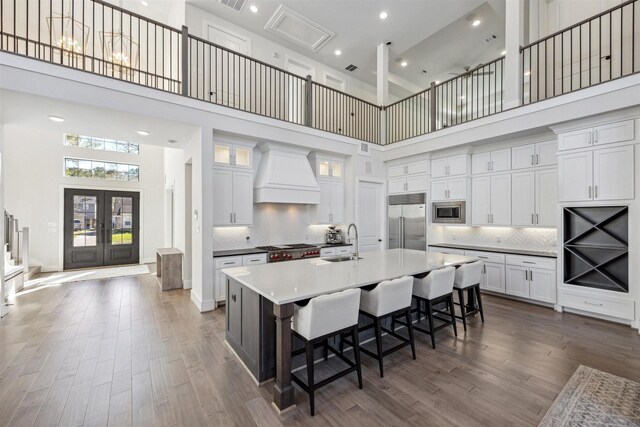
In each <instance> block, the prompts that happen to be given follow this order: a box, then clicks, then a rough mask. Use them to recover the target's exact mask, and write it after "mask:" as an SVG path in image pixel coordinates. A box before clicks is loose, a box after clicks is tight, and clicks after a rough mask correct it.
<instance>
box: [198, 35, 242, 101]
mask: <svg viewBox="0 0 640 427" xmlns="http://www.w3.org/2000/svg"><path fill="white" fill-rule="evenodd" d="M207 32H208V34H207V37H208V38H209V41H211V42H213V43H215V44H217V45H218V46H222V47H224V48H227V49H229V50H231V51H233V52H238V53H241V54H243V55H250V54H251V51H250V50H251V49H250V41H249V39H247V38H245V37H243V36H241V35H240V34H236V33H234V32H233V31H230V30H227V29H225V28H220V27H215V26H213V25H209V27H208V31H207ZM201 55H202V56H203V60H204V61H209V60H211V61H216V62H215V63H216V64H221V65H220V66H219V67H215V68H214V71H215V73H216V75H210V76H202V77H201V80H200V81H202V82H203V84H204V85H207V84H212V85H213V87H207V88H206V90H207V91H210V92H211V93H212V95H211V100H212V101H213V102H217V103H222V104H224V105H228V106H232V107H235V108H238V107H240V106H244V105H246V104H247V101H248V98H247V95H246V94H244V97H245V99H241V98H240V96H241V94H240V90H239V88H240V87H242V86H241V85H240V84H239V85H232V86H233V87H231V86H230V85H229V81H233V82H235V81H236V80H234V79H233V77H231V76H230V74H229V73H230V71H229V67H227V66H226V65H229V64H236V65H235V68H233V67H232V69H233V71H234V74H235V76H242V75H246V70H245V61H237V59H236V58H237V57H236V56H235V55H231V54H229V53H226V52H224V51H222V50H220V49H217V50H216V54H215V56H216V58H211V59H209V58H208V56H209V55H211V52H202V53H201ZM205 77H206V78H205ZM210 80H212V81H213V83H211V81H210ZM247 83H248V82H247ZM203 89H205V88H203Z"/></svg>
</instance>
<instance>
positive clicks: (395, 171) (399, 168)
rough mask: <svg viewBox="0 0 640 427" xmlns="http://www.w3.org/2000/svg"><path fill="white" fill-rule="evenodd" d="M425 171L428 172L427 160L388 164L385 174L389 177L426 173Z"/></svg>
mask: <svg viewBox="0 0 640 427" xmlns="http://www.w3.org/2000/svg"><path fill="white" fill-rule="evenodd" d="M427 173H429V163H428V161H427V160H422V161H420V162H411V163H404V164H401V165H394V166H389V169H388V170H387V175H388V177H389V178H398V177H401V176H405V175H416V174H427Z"/></svg>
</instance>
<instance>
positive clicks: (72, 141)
mask: <svg viewBox="0 0 640 427" xmlns="http://www.w3.org/2000/svg"><path fill="white" fill-rule="evenodd" d="M64 145H66V146H68V147H80V148H91V149H93V150H104V151H115V152H117V153H131V154H139V153H140V144H137V143H135V142H126V141H116V140H115V139H107V138H96V137H93V136H85V135H76V134H71V133H66V134H65V135H64Z"/></svg>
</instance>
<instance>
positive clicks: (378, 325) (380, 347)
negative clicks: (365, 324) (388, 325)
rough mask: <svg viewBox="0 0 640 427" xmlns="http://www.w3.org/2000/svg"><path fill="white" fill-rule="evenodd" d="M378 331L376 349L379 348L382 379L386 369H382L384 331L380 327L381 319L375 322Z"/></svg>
mask: <svg viewBox="0 0 640 427" xmlns="http://www.w3.org/2000/svg"><path fill="white" fill-rule="evenodd" d="M375 330H376V347H377V348H378V365H380V378H382V377H384V368H383V367H382V330H381V327H380V319H379V318H378V319H376V320H375Z"/></svg>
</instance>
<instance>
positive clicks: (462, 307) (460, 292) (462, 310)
mask: <svg viewBox="0 0 640 427" xmlns="http://www.w3.org/2000/svg"><path fill="white" fill-rule="evenodd" d="M458 299H459V300H460V313H461V314H460V316H461V317H462V326H463V327H464V331H465V332H467V313H466V310H465V305H464V290H463V289H458Z"/></svg>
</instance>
